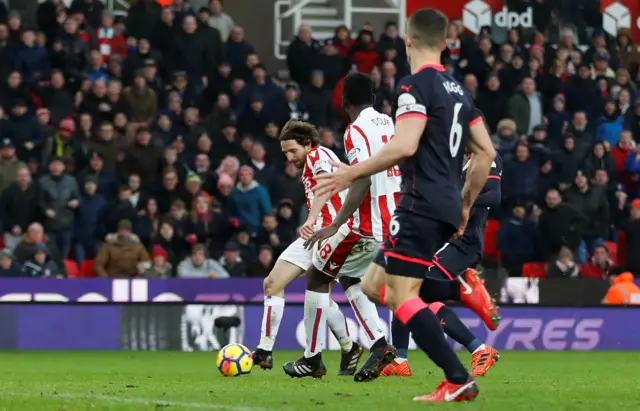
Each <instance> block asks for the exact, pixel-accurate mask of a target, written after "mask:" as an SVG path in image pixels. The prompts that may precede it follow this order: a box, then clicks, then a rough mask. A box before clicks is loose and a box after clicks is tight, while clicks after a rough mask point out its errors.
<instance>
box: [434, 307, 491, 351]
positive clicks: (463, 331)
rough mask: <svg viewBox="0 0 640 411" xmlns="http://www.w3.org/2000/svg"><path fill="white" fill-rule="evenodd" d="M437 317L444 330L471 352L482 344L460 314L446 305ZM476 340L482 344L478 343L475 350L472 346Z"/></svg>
mask: <svg viewBox="0 0 640 411" xmlns="http://www.w3.org/2000/svg"><path fill="white" fill-rule="evenodd" d="M436 317H438V318H439V319H440V324H442V329H443V330H444V332H445V333H446V334H447V335H448V336H449V337H451V338H453V339H454V341H456V342H458V343H460V345H462V346H464V347H465V348H466V349H467V350H469V352H473V351H475V349H476V348H478V347H479V346H481V345H482V341H480V340H478V339H477V338H476V337H475V335H473V334H472V333H471V331H470V330H469V329H468V328H467V326H466V325H464V324H463V323H462V321H460V317H458V314H456V313H455V312H453V310H452V309H451V308H449V307H447V306H446V305H444V306H442V307H441V308H440V309H439V310H438V313H437V314H436ZM474 341H480V344H478V345H476V346H475V348H473V350H472V349H471V348H470V347H471V346H472V345H473V343H474Z"/></svg>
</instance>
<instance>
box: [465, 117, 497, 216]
mask: <svg viewBox="0 0 640 411" xmlns="http://www.w3.org/2000/svg"><path fill="white" fill-rule="evenodd" d="M469 129H470V134H471V136H470V137H471V138H470V139H469V142H468V144H467V145H468V148H469V151H471V153H473V157H471V160H470V161H469V169H468V170H467V180H466V182H465V184H464V187H462V205H463V208H464V209H465V210H469V209H470V208H471V207H472V206H473V203H474V202H475V201H476V199H477V198H478V195H479V194H480V191H482V187H484V185H485V183H486V181H487V177H488V176H489V171H490V170H491V165H492V164H493V162H494V160H495V158H496V151H495V149H494V148H493V144H492V143H491V138H490V137H489V132H488V131H487V127H486V126H485V124H484V122H483V121H482V116H480V117H477V118H476V119H474V120H473V121H472V122H471V125H470V128H469Z"/></svg>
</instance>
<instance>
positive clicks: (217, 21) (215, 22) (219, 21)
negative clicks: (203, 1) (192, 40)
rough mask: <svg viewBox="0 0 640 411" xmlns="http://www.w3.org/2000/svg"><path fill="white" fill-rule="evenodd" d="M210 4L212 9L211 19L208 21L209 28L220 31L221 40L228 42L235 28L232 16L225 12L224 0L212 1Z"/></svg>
mask: <svg viewBox="0 0 640 411" xmlns="http://www.w3.org/2000/svg"><path fill="white" fill-rule="evenodd" d="M209 4H210V7H211V17H209V21H208V23H209V26H211V27H213V28H214V29H216V30H218V32H219V33H220V38H221V40H222V41H223V42H226V41H227V40H228V39H229V36H230V35H231V31H232V30H233V28H234V27H235V23H234V22H233V19H232V18H231V16H229V15H228V14H227V13H225V12H224V7H223V4H222V0H211V1H210V2H209Z"/></svg>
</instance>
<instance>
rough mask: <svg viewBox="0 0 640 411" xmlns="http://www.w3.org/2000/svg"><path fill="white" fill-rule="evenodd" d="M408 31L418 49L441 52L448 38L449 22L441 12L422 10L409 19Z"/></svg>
mask: <svg viewBox="0 0 640 411" xmlns="http://www.w3.org/2000/svg"><path fill="white" fill-rule="evenodd" d="M407 25H408V27H409V29H408V30H407V32H408V34H409V36H410V37H411V38H412V39H413V41H415V42H417V46H418V47H426V48H430V49H437V50H440V49H441V48H442V44H443V43H444V40H445V38H446V32H447V26H448V25H449V21H448V20H447V16H445V15H444V14H443V13H442V12H441V11H439V10H436V9H420V10H417V11H416V12H415V13H413V14H412V15H411V17H409V21H408V24H407Z"/></svg>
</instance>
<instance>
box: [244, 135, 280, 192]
mask: <svg viewBox="0 0 640 411" xmlns="http://www.w3.org/2000/svg"><path fill="white" fill-rule="evenodd" d="M249 164H250V166H251V168H252V169H253V173H254V176H255V180H256V181H257V182H258V184H260V185H261V186H262V187H265V188H267V189H269V188H271V187H273V186H274V184H275V182H276V178H277V176H278V173H277V171H276V169H275V167H274V166H273V165H272V164H270V162H269V161H268V160H267V158H266V152H265V149H264V146H263V145H262V143H258V142H256V143H253V145H252V146H251V149H250V150H249Z"/></svg>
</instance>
